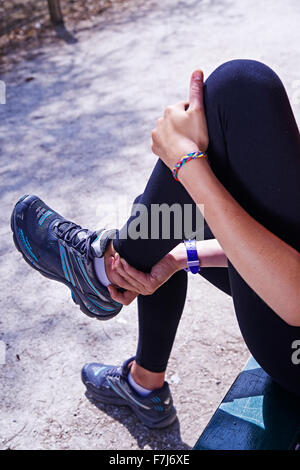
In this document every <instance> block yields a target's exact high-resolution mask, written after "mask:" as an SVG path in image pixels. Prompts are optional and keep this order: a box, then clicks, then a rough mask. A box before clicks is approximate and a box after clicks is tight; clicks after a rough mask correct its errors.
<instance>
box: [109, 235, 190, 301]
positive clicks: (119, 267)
mask: <svg viewBox="0 0 300 470" xmlns="http://www.w3.org/2000/svg"><path fill="white" fill-rule="evenodd" d="M185 266H186V250H185V247H184V245H183V243H180V244H179V245H177V246H176V247H175V248H174V249H173V250H172V251H170V253H167V254H166V255H165V256H164V257H163V258H162V259H161V260H160V261H159V262H158V263H156V264H155V265H154V266H153V268H152V269H151V272H150V273H144V272H142V271H139V270H137V269H135V268H134V267H133V266H130V265H129V264H128V263H127V262H126V261H125V260H124V259H123V258H120V256H119V254H118V253H117V254H116V255H115V257H114V260H112V264H111V268H112V270H113V272H114V279H117V282H118V286H119V287H122V288H124V289H126V290H125V292H120V291H119V290H118V289H117V288H116V287H115V286H113V285H112V284H110V285H109V286H108V290H109V293H110V295H111V297H112V298H113V299H114V300H116V301H117V302H120V303H122V304H124V305H129V304H130V303H131V302H132V301H133V300H134V299H135V298H136V296H137V295H138V294H141V295H151V294H153V292H155V291H156V290H157V289H158V288H159V287H160V286H161V285H162V284H164V283H165V282H166V281H167V280H168V279H169V278H170V277H171V276H172V275H173V274H174V273H175V272H176V271H178V270H180V269H183V268H184V267H185Z"/></svg>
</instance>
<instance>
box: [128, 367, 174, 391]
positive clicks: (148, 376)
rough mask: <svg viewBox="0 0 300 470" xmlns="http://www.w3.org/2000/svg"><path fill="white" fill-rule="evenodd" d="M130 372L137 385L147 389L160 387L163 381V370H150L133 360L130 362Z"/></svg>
mask: <svg viewBox="0 0 300 470" xmlns="http://www.w3.org/2000/svg"><path fill="white" fill-rule="evenodd" d="M130 373H131V376H132V378H133V380H134V381H135V382H136V383H137V384H138V385H141V387H144V388H146V389H148V390H155V389H157V388H161V387H162V386H163V384H164V382H165V372H151V371H150V370H147V369H144V368H143V367H141V366H140V365H138V364H137V363H136V362H135V361H133V362H132V365H131V368H130Z"/></svg>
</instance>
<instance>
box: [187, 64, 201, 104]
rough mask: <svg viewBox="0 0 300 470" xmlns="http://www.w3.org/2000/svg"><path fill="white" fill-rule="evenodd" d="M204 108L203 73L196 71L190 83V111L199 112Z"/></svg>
mask: <svg viewBox="0 0 300 470" xmlns="http://www.w3.org/2000/svg"><path fill="white" fill-rule="evenodd" d="M202 108H203V72H202V70H195V71H194V72H193V73H192V76H191V81H190V100H189V109H195V110H199V109H202Z"/></svg>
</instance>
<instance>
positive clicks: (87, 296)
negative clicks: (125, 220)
mask: <svg viewBox="0 0 300 470" xmlns="http://www.w3.org/2000/svg"><path fill="white" fill-rule="evenodd" d="M11 229H12V231H13V238H14V243H15V245H16V248H17V249H18V250H19V251H20V252H21V253H22V255H23V258H24V259H25V261H26V262H27V263H28V264H29V265H30V266H31V267H33V268H34V269H36V270H37V271H39V272H40V273H41V274H43V275H44V276H46V277H48V278H49V279H54V280H56V281H59V282H63V283H64V284H66V286H68V287H69V288H70V289H71V293H72V298H73V300H74V302H75V303H76V304H78V305H79V306H80V308H81V310H82V312H83V313H85V314H86V315H88V316H89V317H95V318H98V319H99V320H109V319H110V318H112V317H114V316H115V315H117V314H118V313H119V312H120V310H121V308H122V304H120V303H118V302H115V301H114V300H113V299H112V298H111V297H110V294H109V291H108V289H107V288H106V287H105V286H103V285H102V284H101V283H100V282H99V281H98V279H97V277H96V274H95V271H94V265H93V258H94V257H95V256H97V257H101V256H103V255H104V252H105V248H106V245H107V243H108V242H109V240H110V239H111V238H112V237H113V236H114V234H115V233H116V230H107V229H102V230H99V231H95V232H91V231H89V230H87V229H83V228H81V227H80V226H79V225H77V224H75V223H74V222H70V221H69V220H66V219H64V218H63V217H62V216H61V215H59V214H58V213H57V212H55V211H53V210H52V209H50V207H48V206H47V205H46V204H45V203H44V202H43V201H41V199H39V198H38V197H37V196H28V195H25V196H23V197H21V199H19V201H18V202H17V204H16V205H15V208H14V210H13V213H12V216H11Z"/></svg>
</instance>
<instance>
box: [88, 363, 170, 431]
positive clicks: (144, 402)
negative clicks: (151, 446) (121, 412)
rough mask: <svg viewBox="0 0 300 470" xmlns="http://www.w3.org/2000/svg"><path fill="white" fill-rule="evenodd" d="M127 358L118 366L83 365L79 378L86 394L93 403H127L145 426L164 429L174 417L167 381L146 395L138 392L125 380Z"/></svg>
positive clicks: (127, 367)
mask: <svg viewBox="0 0 300 470" xmlns="http://www.w3.org/2000/svg"><path fill="white" fill-rule="evenodd" d="M134 359H135V358H134V357H131V358H130V359H127V361H125V362H124V364H123V366H122V367H117V366H110V365H106V364H96V363H90V364H86V365H85V366H84V367H83V368H82V371H81V378H82V381H83V383H84V385H85V386H86V388H87V395H88V396H91V397H92V398H93V400H94V401H95V402H101V403H104V404H108V405H117V406H129V407H130V408H131V409H132V411H133V412H134V413H135V414H136V416H137V417H138V418H139V419H140V421H141V422H142V423H143V424H144V425H145V426H148V427H149V428H164V427H166V426H169V425H170V424H172V423H173V422H174V421H175V419H176V409H175V408H174V405H173V399H172V395H171V392H170V388H169V385H168V383H167V382H165V383H164V385H163V386H162V387H161V388H159V389H156V390H153V391H152V392H151V393H150V394H149V395H147V396H146V397H143V396H141V395H139V394H138V393H137V392H136V391H135V390H134V389H133V388H132V387H131V385H130V384H129V382H128V373H129V371H130V363H131V362H132V361H133V360H134Z"/></svg>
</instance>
